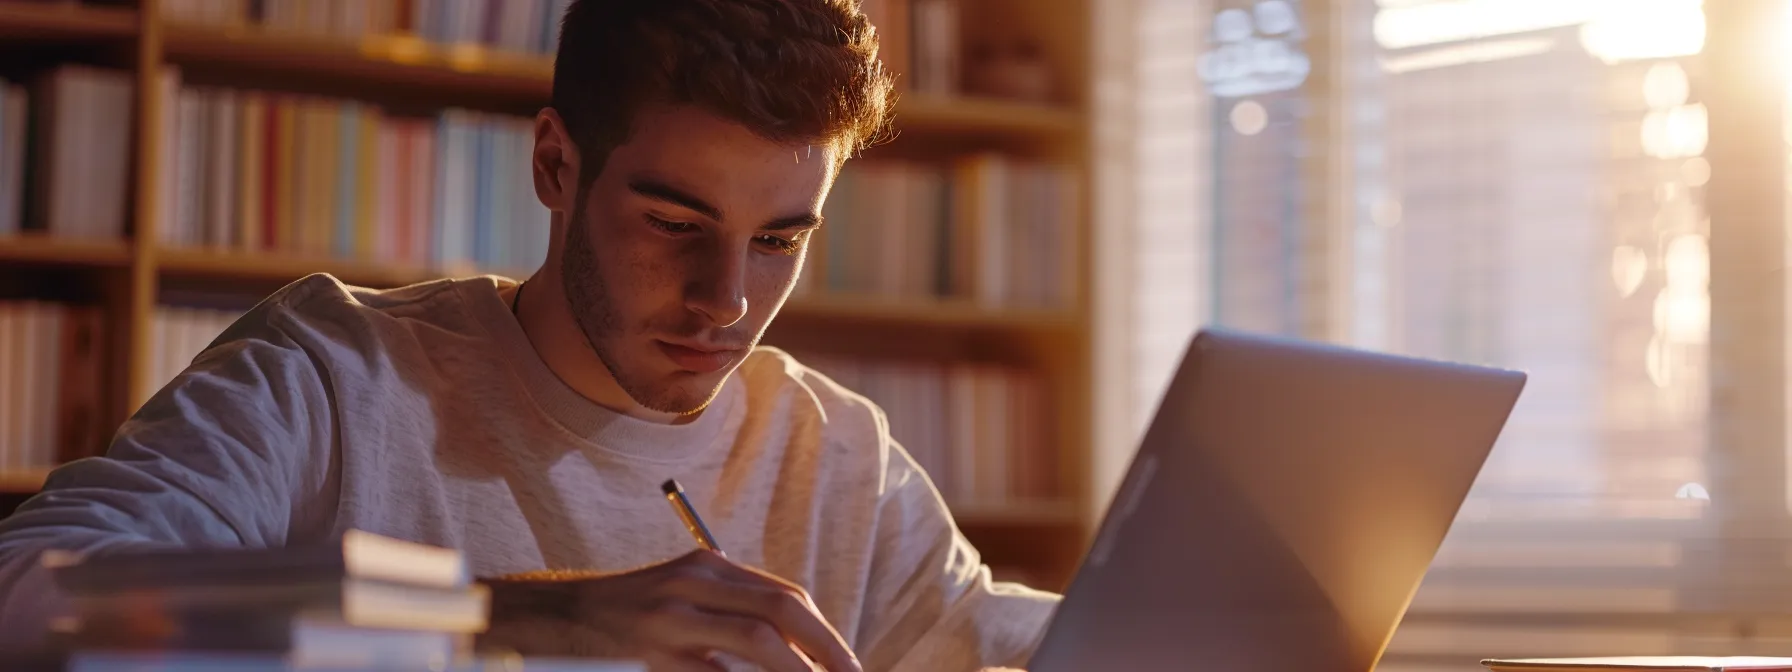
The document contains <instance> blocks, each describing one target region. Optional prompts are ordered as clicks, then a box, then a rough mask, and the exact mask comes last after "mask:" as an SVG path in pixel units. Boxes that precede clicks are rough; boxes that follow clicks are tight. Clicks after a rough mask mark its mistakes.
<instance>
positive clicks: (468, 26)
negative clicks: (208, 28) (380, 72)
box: [162, 0, 572, 54]
mask: <svg viewBox="0 0 1792 672" xmlns="http://www.w3.org/2000/svg"><path fill="white" fill-rule="evenodd" d="M571 2H572V0H166V1H165V2H163V3H162V11H163V13H164V14H165V15H166V16H167V17H168V18H170V19H173V20H177V21H181V22H185V23H194V24H203V25H220V26H257V27H260V28H265V29H269V30H278V31H282V32H291V33H298V34H310V35H327V36H330V37H334V38H358V37H363V36H368V35H392V34H401V33H409V34H414V35H416V36H418V37H420V38H423V39H425V40H430V41H432V42H440V43H444V44H477V45H483V46H486V47H490V48H493V49H497V50H501V51H508V52H514V53H523V54H551V53H553V52H554V49H555V48H556V47H558V46H559V38H560V34H559V33H560V31H559V27H560V17H561V16H564V15H565V14H566V8H567V6H568V5H570V4H571Z"/></svg>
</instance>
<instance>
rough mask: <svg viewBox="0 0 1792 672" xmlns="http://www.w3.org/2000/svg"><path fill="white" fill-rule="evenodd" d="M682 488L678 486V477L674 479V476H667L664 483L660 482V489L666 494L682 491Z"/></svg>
mask: <svg viewBox="0 0 1792 672" xmlns="http://www.w3.org/2000/svg"><path fill="white" fill-rule="evenodd" d="M683 490H684V488H682V487H679V485H678V479H676V478H668V479H666V482H665V483H661V484H660V491H661V492H664V493H666V494H668V495H671V494H676V493H679V492H682V491H683Z"/></svg>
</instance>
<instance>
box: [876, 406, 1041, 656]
mask: <svg viewBox="0 0 1792 672" xmlns="http://www.w3.org/2000/svg"><path fill="white" fill-rule="evenodd" d="M885 465H886V466H885V470H884V483H883V487H884V489H883V493H882V497H881V502H880V505H879V506H880V510H879V511H878V520H877V531H876V534H877V541H876V543H877V545H878V547H879V548H878V552H877V554H876V560H874V561H873V563H872V568H871V577H870V586H869V590H868V593H867V599H866V609H867V615H866V621H865V622H864V624H863V628H862V631H861V637H860V642H861V643H862V644H861V646H860V651H859V655H860V658H861V660H862V661H863V662H864V663H865V669H867V670H891V671H893V672H911V671H913V672H922V671H926V672H962V671H971V670H978V669H982V668H985V667H1003V666H1007V667H1021V666H1022V665H1024V664H1025V663H1026V659H1027V658H1028V657H1029V656H1031V655H1032V653H1033V650H1034V648H1036V647H1037V646H1038V644H1039V640H1040V638H1041V637H1042V636H1043V635H1044V632H1045V627H1046V624H1047V623H1048V622H1049V621H1050V619H1051V616H1052V613H1053V611H1054V610H1055V609H1056V608H1057V605H1058V602H1059V599H1060V598H1059V596H1057V595H1055V594H1052V593H1046V592H1042V591H1038V590H1033V589H1030V588H1026V587H1024V586H1020V585H1016V584H1011V583H1001V582H995V581H992V580H991V578H990V573H989V568H988V567H987V566H985V565H984V564H983V562H982V558H981V556H979V555H978V553H977V550H976V549H975V548H974V547H972V546H971V544H970V542H969V541H967V540H966V539H965V538H964V536H963V535H962V534H961V533H960V532H959V531H958V528H957V526H956V525H955V524H954V523H953V521H952V516H951V513H950V511H948V510H947V508H946V505H945V502H944V501H943V500H941V498H940V495H939V492H938V491H937V490H936V489H935V488H934V486H933V484H932V483H931V482H930V481H929V480H928V479H927V477H926V476H925V474H924V473H923V472H922V471H921V469H920V468H919V467H918V466H916V465H915V463H914V461H913V459H912V458H911V457H910V456H909V455H908V453H907V452H906V451H904V450H903V449H902V447H901V446H900V445H898V444H896V442H895V441H894V440H891V441H890V444H889V449H888V454H887V457H886V458H885Z"/></svg>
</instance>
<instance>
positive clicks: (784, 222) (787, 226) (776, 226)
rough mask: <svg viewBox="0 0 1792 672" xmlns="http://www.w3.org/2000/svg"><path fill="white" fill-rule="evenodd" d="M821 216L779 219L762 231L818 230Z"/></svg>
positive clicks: (806, 215)
mask: <svg viewBox="0 0 1792 672" xmlns="http://www.w3.org/2000/svg"><path fill="white" fill-rule="evenodd" d="M825 221H827V220H825V219H822V217H821V215H816V214H803V215H793V216H790V217H779V218H777V219H774V220H772V221H771V223H769V224H766V225H765V227H764V229H762V230H764V231H789V230H791V229H818V228H821V225H822V223H823V222H825Z"/></svg>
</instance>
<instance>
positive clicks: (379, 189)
mask: <svg viewBox="0 0 1792 672" xmlns="http://www.w3.org/2000/svg"><path fill="white" fill-rule="evenodd" d="M165 86H166V87H169V88H170V89H171V90H170V91H169V98H170V99H171V100H173V101H175V104H174V105H172V106H171V109H172V110H173V111H174V113H173V114H170V115H167V117H166V119H167V121H168V123H167V124H166V126H165V129H164V132H165V133H166V135H167V142H166V145H165V146H166V147H169V148H170V151H168V152H165V153H164V154H163V158H164V159H165V164H166V165H167V167H166V168H165V169H164V171H163V173H162V175H163V178H164V179H162V181H161V188H162V189H163V193H164V198H163V199H162V201H161V202H162V204H163V205H164V207H166V211H165V213H164V218H163V222H164V224H163V226H162V229H161V237H162V242H163V243H164V244H166V245H168V246H171V247H212V248H221V249H234V250H247V251H260V252H281V253H290V254H299V255H304V256H310V257H333V258H340V259H361V260H378V261H381V262H387V263H402V264H408V265H413V266H430V267H435V268H444V269H450V270H453V269H461V268H484V269H497V270H510V269H521V268H530V267H532V266H534V265H535V264H538V263H540V261H541V259H542V258H544V257H545V256H546V254H547V245H548V237H549V236H548V232H549V230H548V210H547V209H546V208H544V207H542V205H541V203H540V202H539V201H537V200H536V198H535V190H534V185H533V182H532V181H531V173H530V168H529V165H530V164H529V162H530V155H531V151H530V150H531V148H532V146H533V135H532V133H531V126H530V124H529V121H528V120H527V119H524V118H520V117H507V116H497V115H489V114H484V113H477V112H468V111H463V110H448V111H445V112H442V113H441V114H440V115H438V116H436V117H434V118H416V117H400V116H392V115H388V114H386V113H385V112H383V111H382V110H381V109H380V108H378V107H374V106H371V105H366V104H362V103H358V102H355V101H352V100H338V99H328V98H319V97H311V96H299V95H290V94H280V93H268V92H261V91H249V90H231V89H214V88H200V87H184V88H179V89H178V90H172V89H173V87H174V86H175V85H174V84H173V83H172V80H170V83H167V84H165Z"/></svg>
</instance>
